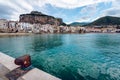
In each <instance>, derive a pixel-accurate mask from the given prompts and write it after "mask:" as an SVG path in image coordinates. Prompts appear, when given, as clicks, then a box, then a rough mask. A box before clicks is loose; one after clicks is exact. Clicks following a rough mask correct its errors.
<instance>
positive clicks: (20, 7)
mask: <svg viewBox="0 0 120 80" xmlns="http://www.w3.org/2000/svg"><path fill="white" fill-rule="evenodd" d="M119 4H120V0H0V18H5V19H8V20H19V15H20V14H24V13H30V12H31V11H39V12H42V13H44V14H47V15H52V16H54V17H59V18H62V19H63V21H64V22H65V23H72V22H92V21H94V20H96V19H98V18H100V17H103V16H116V17H120V14H119V13H120V5H119Z"/></svg>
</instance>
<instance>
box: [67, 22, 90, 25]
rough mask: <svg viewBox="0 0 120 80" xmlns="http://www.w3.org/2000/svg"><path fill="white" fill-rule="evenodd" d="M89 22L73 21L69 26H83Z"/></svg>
mask: <svg viewBox="0 0 120 80" xmlns="http://www.w3.org/2000/svg"><path fill="white" fill-rule="evenodd" d="M87 24H89V22H73V23H71V24H69V25H70V26H84V25H87Z"/></svg>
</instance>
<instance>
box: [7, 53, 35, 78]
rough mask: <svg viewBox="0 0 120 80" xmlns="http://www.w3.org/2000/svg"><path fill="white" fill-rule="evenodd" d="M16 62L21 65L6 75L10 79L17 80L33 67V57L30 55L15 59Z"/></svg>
mask: <svg viewBox="0 0 120 80" xmlns="http://www.w3.org/2000/svg"><path fill="white" fill-rule="evenodd" d="M14 63H15V64H16V65H19V66H20V67H18V68H16V69H14V70H12V71H10V72H9V73H7V74H6V77H7V78H8V79H9V80H17V79H18V78H19V77H20V76H22V75H24V74H26V73H27V72H28V71H30V70H31V69H33V68H34V67H32V66H31V58H30V55H24V56H21V57H18V58H16V59H15V61H14Z"/></svg>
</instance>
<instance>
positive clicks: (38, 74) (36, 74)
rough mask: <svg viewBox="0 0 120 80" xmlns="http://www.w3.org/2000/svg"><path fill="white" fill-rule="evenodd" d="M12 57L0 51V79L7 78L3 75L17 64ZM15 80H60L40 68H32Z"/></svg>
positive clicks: (4, 79)
mask: <svg viewBox="0 0 120 80" xmlns="http://www.w3.org/2000/svg"><path fill="white" fill-rule="evenodd" d="M14 60H15V59H14V58H13V57H10V56H8V55H6V54H4V53H2V52H0V80H9V79H8V78H6V77H5V75H6V74H7V73H8V72H10V71H12V70H14V69H16V68H17V67H19V66H17V65H15V64H14ZM17 80H61V79H59V78H57V77H55V76H52V75H50V74H48V73H46V72H44V71H42V70H40V69H37V68H34V69H32V70H30V71H29V72H28V73H26V74H25V75H23V76H21V77H19V78H18V79H17Z"/></svg>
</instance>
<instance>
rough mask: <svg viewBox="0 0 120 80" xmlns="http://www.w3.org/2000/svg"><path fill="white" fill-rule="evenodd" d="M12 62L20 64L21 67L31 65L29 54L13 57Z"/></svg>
mask: <svg viewBox="0 0 120 80" xmlns="http://www.w3.org/2000/svg"><path fill="white" fill-rule="evenodd" d="M14 63H15V64H16V65H20V67H21V69H25V68H28V67H29V66H30V65H31V58H30V55H24V56H21V57H18V58H16V59H15V61H14Z"/></svg>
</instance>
